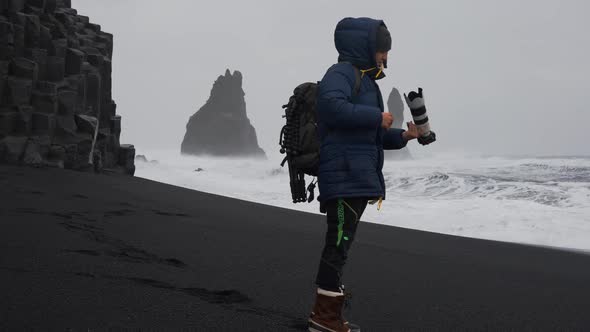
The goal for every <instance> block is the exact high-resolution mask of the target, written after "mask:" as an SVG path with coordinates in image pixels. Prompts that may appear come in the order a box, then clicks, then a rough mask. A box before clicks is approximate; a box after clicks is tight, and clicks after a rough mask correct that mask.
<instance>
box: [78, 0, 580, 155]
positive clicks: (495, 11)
mask: <svg viewBox="0 0 590 332" xmlns="http://www.w3.org/2000/svg"><path fill="white" fill-rule="evenodd" d="M72 2H73V4H72V6H73V7H74V8H76V9H78V12H79V13H80V14H82V15H87V16H89V17H90V20H91V22H94V23H97V24H100V25H101V26H102V28H103V31H106V32H110V33H113V34H114V40H115V48H114V56H113V80H114V82H113V96H114V99H115V101H116V102H117V104H118V109H117V112H118V114H120V115H121V116H122V117H123V133H122V141H123V142H124V143H132V144H135V145H136V147H137V148H138V150H139V152H141V149H148V148H175V149H180V143H181V141H182V138H183V136H184V133H185V126H186V123H187V121H188V119H189V117H190V116H191V115H192V114H193V113H194V112H196V111H197V110H198V109H199V108H200V107H201V106H202V105H203V104H204V103H205V101H206V100H207V98H208V97H209V93H210V90H211V86H212V84H213V82H214V81H215V79H216V78H217V77H218V76H219V75H221V74H223V73H224V71H225V69H226V68H230V69H231V70H232V71H233V70H240V71H241V72H242V73H243V75H244V91H245V93H246V107H247V111H248V116H249V118H250V120H251V122H252V124H253V125H254V127H255V128H256V131H257V134H258V139H259V142H260V145H261V147H262V148H263V149H264V150H266V151H267V153H270V154H274V153H275V152H276V151H275V150H277V151H278V144H277V143H278V134H279V131H280V128H281V126H282V124H283V119H282V118H281V115H282V114H283V110H282V109H281V105H283V104H284V103H286V101H287V99H288V97H289V96H290V94H291V93H292V90H293V88H294V87H295V86H296V85H297V84H299V83H301V82H305V81H317V80H319V79H321V77H322V76H323V74H324V73H325V71H326V69H327V68H328V67H329V66H330V65H332V64H333V63H334V62H335V61H336V59H337V52H336V50H335V48H334V41H333V33H334V28H335V26H336V23H337V22H338V21H339V20H340V19H341V18H343V17H348V16H353V17H361V16H368V17H373V18H379V19H383V20H384V21H385V23H386V24H387V26H388V27H389V30H390V31H391V34H392V38H393V47H392V50H391V51H390V53H389V68H388V69H387V71H386V74H387V77H386V78H385V79H383V80H381V81H379V85H380V87H381V90H382V92H383V95H384V96H385V97H387V96H388V95H389V92H390V91H391V89H392V88H393V87H397V88H398V89H399V90H400V91H402V92H409V91H410V90H412V89H415V88H417V87H418V86H421V87H423V88H424V94H425V98H426V106H427V108H428V112H429V114H430V119H431V120H430V121H431V127H432V129H433V130H434V131H436V133H437V137H438V139H439V140H438V141H437V142H436V144H434V145H432V146H429V147H427V148H426V149H428V150H429V151H433V152H446V151H465V152H467V153H473V152H475V153H478V154H482V153H483V154H489V155H498V154H502V155H505V154H535V155H590V147H588V145H587V140H588V139H589V138H590V128H589V127H590V112H589V109H590V106H589V105H588V104H589V103H590V102H589V101H588V100H587V98H586V96H587V93H588V90H589V88H590V84H589V83H588V77H590V64H589V61H590V60H589V59H590V33H589V31H590V20H588V18H587V16H588V13H589V12H590V2H588V1H582V0H580V1H574V0H567V1H566V0H564V1H557V0H554V1H544V0H536V1H532V0H531V1H528V0H527V1H473V0H465V1H458V0H452V1H439V0H430V1H415V0H412V1H409V0H406V1H396V0H383V1H381V0H380V1H368V0H366V1H358V0H356V1H348V0H346V1H344V0H341V1H326V0H298V1H279V0H268V1H266V0H264V1H263V0H261V1H237V0H236V1H223V0H217V1H194V0H166V1H162V0H73V1H72ZM385 102H387V100H385ZM408 118H410V114H409V111H408V110H406V119H408ZM220 129H221V130H222V128H220ZM227 135H231V133H227ZM413 148H414V149H420V148H422V147H421V146H419V145H418V144H415V146H414V147H413Z"/></svg>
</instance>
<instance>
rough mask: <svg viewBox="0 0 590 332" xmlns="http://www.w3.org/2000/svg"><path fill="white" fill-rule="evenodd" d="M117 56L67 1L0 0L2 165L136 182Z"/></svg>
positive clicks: (108, 41)
mask: <svg viewBox="0 0 590 332" xmlns="http://www.w3.org/2000/svg"><path fill="white" fill-rule="evenodd" d="M112 54H113V36H112V35H111V34H109V33H106V32H102V31H101V27H100V26H99V25H97V24H93V23H90V20H89V18H88V17H86V16H81V15H78V13H77V11H76V10H75V9H73V8H71V1H70V0H0V162H4V163H12V164H21V165H22V164H25V165H33V166H52V167H61V168H68V169H77V170H95V171H101V170H104V169H107V170H112V171H117V172H124V173H127V174H133V173H134V171H135V166H134V154H135V150H134V148H133V146H132V145H120V143H119V136H120V133H121V117H120V116H118V115H116V113H115V111H116V104H115V102H114V101H113V100H112V97H111V69H112V63H111V58H112Z"/></svg>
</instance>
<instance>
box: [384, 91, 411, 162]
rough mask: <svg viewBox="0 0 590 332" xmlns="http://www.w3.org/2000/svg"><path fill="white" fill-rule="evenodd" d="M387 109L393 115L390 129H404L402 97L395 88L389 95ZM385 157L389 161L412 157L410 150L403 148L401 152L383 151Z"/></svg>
mask: <svg viewBox="0 0 590 332" xmlns="http://www.w3.org/2000/svg"><path fill="white" fill-rule="evenodd" d="M387 108H388V109H389V113H391V115H393V124H392V125H391V127H392V128H404V101H403V100H402V96H401V95H400V93H399V91H398V90H397V89H396V88H393V90H391V93H390V94H389V99H388V100H387ZM404 129H405V128H404ZM385 157H386V158H387V159H390V160H395V159H397V160H399V159H408V158H411V157H412V155H411V154H410V150H408V148H407V147H405V148H403V149H401V150H388V151H385Z"/></svg>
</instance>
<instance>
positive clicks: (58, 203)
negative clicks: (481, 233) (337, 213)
mask: <svg viewBox="0 0 590 332" xmlns="http://www.w3.org/2000/svg"><path fill="white" fill-rule="evenodd" d="M287 189H288V188H285V190H287ZM285 194H286V195H288V192H285ZM369 208H374V207H369ZM390 208H394V207H393V206H392V207H390ZM417 222H418V221H417ZM323 236H324V218H323V217H322V216H320V215H311V214H308V213H302V212H297V211H291V210H285V209H280V208H275V207H270V206H264V205H260V204H255V203H250V202H244V201H240V200H235V199H230V198H225V197H221V196H216V195H211V194H205V193H200V192H197V191H193V190H188V189H183V188H179V187H174V186H170V185H166V184H161V183H157V182H153V181H149V180H145V179H140V178H132V177H125V176H116V175H95V174H88V173H79V172H73V171H67V170H57V169H32V168H17V167H11V166H0V295H1V300H0V330H3V331H4V330H5V331H18V330H24V329H27V330H30V329H35V330H52V329H53V330H64V329H65V328H72V329H74V330H84V331H86V330H88V329H90V330H95V329H99V330H100V329H106V328H142V329H147V330H153V329H160V330H161V329H177V328H187V329H190V330H198V331H298V330H299V331H300V330H304V329H305V326H306V319H307V314H308V313H309V309H310V306H311V301H312V294H313V291H314V284H313V281H314V277H315V272H316V268H317V263H318V259H319V254H320V249H321V245H322V238H323ZM355 241H356V242H355V244H354V245H353V249H352V252H351V256H350V261H349V265H348V266H347V268H346V272H345V284H346V286H347V288H348V289H349V290H351V291H352V292H353V299H352V308H351V309H352V310H351V313H350V314H349V315H347V317H349V318H350V319H351V320H352V321H354V322H357V323H358V324H360V325H361V326H362V327H363V331H461V330H470V331H496V330H502V331H506V330H511V331H557V330H559V331H565V330H578V331H583V330H589V329H590V314H588V311H589V308H590V256H588V255H584V254H580V253H573V252H567V251H561V250H553V249H547V248H537V247H531V246H524V245H517V244H509V243H501V242H494V241H484V240H475V239H467V238H460V237H454V236H447V235H440V234H433V233H428V232H420V231H412V230H407V229H401V228H395V227H388V226H381V225H375V224H369V223H363V224H361V225H360V226H359V232H358V235H357V239H355Z"/></svg>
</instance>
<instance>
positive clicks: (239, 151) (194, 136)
mask: <svg viewBox="0 0 590 332" xmlns="http://www.w3.org/2000/svg"><path fill="white" fill-rule="evenodd" d="M244 95H245V94H244V90H243V89H242V74H241V73H240V72H239V71H237V70H236V71H234V73H233V74H231V73H230V71H229V69H227V70H226V71H225V75H222V76H219V77H218V78H217V80H216V81H215V83H214V84H213V89H211V95H210V96H209V99H208V100H207V102H206V103H205V105H204V106H203V107H201V109H199V111H197V112H196V113H195V114H193V115H192V116H191V117H190V119H189V121H188V124H187V125H186V134H185V135H184V140H183V141H182V146H181V152H182V153H183V154H191V155H202V154H205V155H214V156H237V157H262V158H266V154H265V153H264V151H263V150H262V149H261V148H260V147H259V146H258V140H257V138H256V130H255V129H254V127H253V126H252V124H250V120H249V119H248V116H247V115H246V101H245V99H244Z"/></svg>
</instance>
